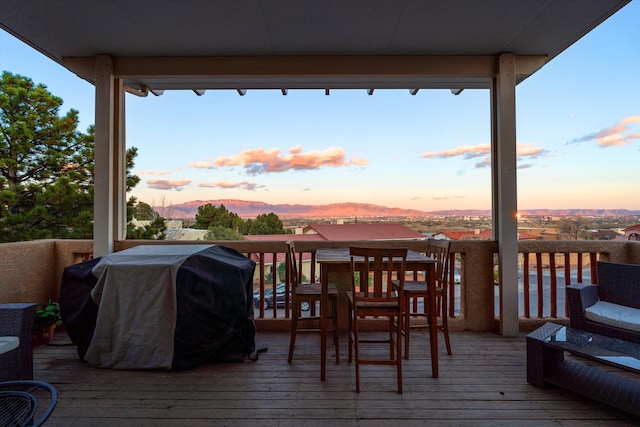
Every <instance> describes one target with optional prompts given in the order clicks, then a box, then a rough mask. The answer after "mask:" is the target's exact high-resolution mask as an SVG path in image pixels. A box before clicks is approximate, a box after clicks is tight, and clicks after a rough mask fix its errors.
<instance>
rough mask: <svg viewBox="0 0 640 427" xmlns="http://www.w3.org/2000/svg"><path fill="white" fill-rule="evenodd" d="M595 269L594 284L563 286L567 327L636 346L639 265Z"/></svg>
mask: <svg viewBox="0 0 640 427" xmlns="http://www.w3.org/2000/svg"><path fill="white" fill-rule="evenodd" d="M597 267H598V284H597V285H583V284H572V285H570V286H567V302H568V305H569V318H570V325H571V327H572V328H575V329H581V330H584V331H588V332H593V333H596V334H600V335H605V336H610V337H614V338H619V339H623V340H625V341H631V342H636V343H640V265H638V264H621V263H613V262H603V261H599V262H598V265H597Z"/></svg>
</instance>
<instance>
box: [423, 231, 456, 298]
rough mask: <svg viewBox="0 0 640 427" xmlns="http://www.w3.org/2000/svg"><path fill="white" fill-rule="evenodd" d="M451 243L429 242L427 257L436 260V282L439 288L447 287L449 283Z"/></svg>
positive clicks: (444, 241) (446, 241)
mask: <svg viewBox="0 0 640 427" xmlns="http://www.w3.org/2000/svg"><path fill="white" fill-rule="evenodd" d="M450 249H451V242H450V241H448V240H436V239H429V240H427V250H426V255H427V256H429V257H431V258H433V259H435V260H436V281H437V284H438V286H441V287H444V288H446V287H447V284H448V282H449V258H450V257H449V251H450Z"/></svg>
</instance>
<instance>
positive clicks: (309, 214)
mask: <svg viewBox="0 0 640 427" xmlns="http://www.w3.org/2000/svg"><path fill="white" fill-rule="evenodd" d="M207 203H210V204H212V205H215V206H220V205H224V206H225V207H226V208H227V210H229V211H231V212H234V213H236V214H238V215H239V216H240V217H242V218H255V217H256V216H258V215H261V214H269V213H271V212H273V213H275V214H276V215H278V217H280V218H346V217H354V216H357V217H429V216H432V215H433V214H431V213H429V212H424V211H419V210H414V209H402V208H389V207H386V206H379V205H373V204H369V203H332V204H328V205H300V204H296V205H290V204H279V205H272V204H268V203H264V202H254V201H245V200H231V199H223V200H193V201H191V202H186V203H181V204H177V205H169V206H164V207H162V206H154V207H153V208H154V209H155V210H156V211H157V212H158V213H159V214H160V215H161V216H163V217H165V218H183V219H187V218H195V217H196V213H198V208H199V207H200V206H202V205H206V204H207Z"/></svg>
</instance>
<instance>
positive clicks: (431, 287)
mask: <svg viewBox="0 0 640 427" xmlns="http://www.w3.org/2000/svg"><path fill="white" fill-rule="evenodd" d="M427 273H428V274H427V276H428V278H427V280H428V282H427V286H428V294H429V298H427V300H428V304H429V342H430V344H431V375H432V376H433V378H438V313H436V266H435V263H433V264H429V267H428V272H427Z"/></svg>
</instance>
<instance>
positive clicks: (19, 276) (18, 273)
mask: <svg viewBox="0 0 640 427" xmlns="http://www.w3.org/2000/svg"><path fill="white" fill-rule="evenodd" d="M92 251H93V242H92V241H91V240H36V241H32V242H15V243H4V244H1V245H0V304H4V303H14V302H33V303H36V304H41V303H44V302H46V301H47V300H49V299H52V300H58V296H59V289H60V279H61V277H62V271H63V270H64V267H65V266H67V265H71V264H74V263H75V262H78V257H79V256H80V255H81V254H83V253H90V252H92Z"/></svg>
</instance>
